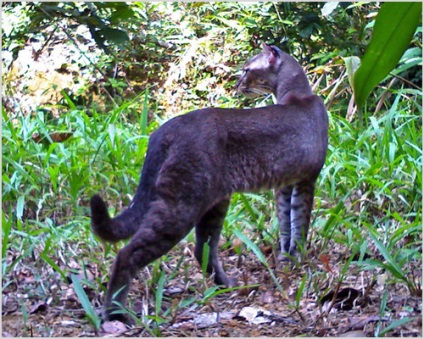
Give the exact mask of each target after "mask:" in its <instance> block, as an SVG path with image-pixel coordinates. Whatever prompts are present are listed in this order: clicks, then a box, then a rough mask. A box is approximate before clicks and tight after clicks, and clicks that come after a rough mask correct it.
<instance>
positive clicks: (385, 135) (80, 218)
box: [2, 90, 422, 335]
mask: <svg viewBox="0 0 424 339" xmlns="http://www.w3.org/2000/svg"><path fill="white" fill-rule="evenodd" d="M394 95H395V100H394V101H393V104H392V106H391V107H389V108H388V109H387V111H386V112H380V113H378V115H368V116H366V117H365V118H364V123H363V126H362V127H361V126H360V124H358V123H357V122H354V123H351V122H348V121H347V120H346V119H344V118H342V117H340V116H338V115H334V114H331V112H330V131H329V132H330V137H329V149H328V153H327V161H326V164H325V167H324V169H323V170H322V173H321V175H320V177H319V179H318V182H317V189H316V198H315V209H314V213H313V218H312V227H311V234H310V237H309V242H310V246H307V247H306V248H304V249H303V250H304V251H303V252H304V253H305V257H306V260H308V255H309V256H314V257H319V256H322V255H323V254H325V255H329V256H331V255H332V252H331V248H334V246H341V247H342V248H344V249H345V251H346V256H345V257H344V258H340V260H341V265H340V268H339V271H338V272H337V274H336V279H335V280H334V281H333V282H331V283H329V282H328V281H329V276H328V272H326V271H325V270H322V269H319V268H317V267H314V266H310V267H309V271H307V272H304V275H303V278H302V279H301V280H299V282H298V293H297V295H296V298H295V299H294V300H292V301H291V302H290V307H293V308H294V309H297V308H298V306H299V303H300V299H301V298H302V295H303V296H306V295H308V294H309V293H312V292H315V293H322V292H320V291H322V289H323V287H322V286H323V285H325V290H326V291H328V290H330V289H331V288H333V287H334V286H337V284H338V285H339V287H340V285H341V284H342V282H343V280H344V278H345V276H346V272H347V270H348V269H349V268H351V269H355V270H364V271H371V275H373V274H375V273H373V272H375V270H378V271H379V272H381V271H382V270H384V271H385V272H386V273H387V274H388V275H389V276H388V279H387V281H386V283H387V284H394V283H401V284H405V286H406V287H407V288H408V290H409V292H410V293H411V295H415V296H419V295H420V293H421V280H420V277H418V276H417V275H416V274H414V273H413V272H411V267H412V266H411V265H416V264H417V263H418V264H419V265H420V263H421V252H422V245H421V241H422V239H421V237H422V233H421V232H422V229H421V223H422V150H421V145H422V118H421V113H422V112H421V106H420V105H419V104H418V103H419V102H421V101H420V100H421V93H420V92H419V91H413V92H411V91H409V92H406V91H402V90H399V91H397V92H396V93H394ZM411 97H414V98H416V100H412V99H411ZM149 99H150V98H149V95H148V92H143V93H142V94H141V95H139V96H138V97H137V98H135V99H134V100H132V101H131V102H127V103H124V104H123V105H121V106H120V107H118V108H116V109H114V110H113V111H111V112H108V113H107V114H102V113H99V112H96V111H95V110H90V111H82V110H78V109H77V108H76V107H75V105H73V103H72V101H70V99H69V98H68V104H69V106H70V107H71V109H70V110H69V111H68V112H67V113H66V114H63V115H61V116H60V117H59V118H52V117H49V116H48V115H47V114H46V113H45V112H44V111H42V110H40V111H37V112H35V113H34V114H33V115H27V116H22V115H16V116H11V115H9V114H8V113H7V112H6V111H4V110H3V122H2V144H3V162H2V183H3V188H2V189H3V190H2V192H3V201H2V231H3V233H2V234H3V237H2V258H3V262H2V276H3V289H4V288H6V287H7V285H8V284H9V282H10V281H9V274H10V272H11V271H13V270H14V267H16V266H17V265H19V264H21V263H22V262H24V261H25V260H34V259H35V260H36V261H37V263H38V264H39V265H47V266H50V267H51V268H52V269H53V270H54V271H55V272H57V273H58V274H59V276H60V279H62V280H63V281H65V280H66V279H68V278H69V276H71V274H73V273H74V268H72V267H71V265H67V258H71V257H72V258H75V257H77V258H78V256H81V257H84V258H85V259H86V260H87V261H86V263H88V262H89V261H92V262H100V261H102V260H103V259H102V258H105V257H106V258H108V260H111V259H113V257H114V255H115V254H114V251H113V249H112V248H111V247H106V249H107V251H106V254H102V247H101V246H99V242H98V241H97V239H95V237H94V236H93V235H92V233H91V232H90V227H89V224H90V220H89V214H90V212H89V208H88V202H89V199H90V197H91V196H92V195H93V194H95V193H100V194H101V195H102V196H103V197H104V198H105V200H106V201H107V202H108V204H109V208H110V211H111V214H112V215H113V214H117V213H119V212H120V211H121V210H122V209H123V208H124V206H126V205H127V204H128V203H129V202H130V201H131V198H132V196H133V194H134V192H135V190H136V187H137V184H138V181H139V174H140V169H141V167H142V164H143V161H144V156H145V152H146V149H147V144H148V135H149V134H150V133H151V132H152V131H153V130H155V129H156V128H157V127H158V126H159V125H160V123H161V121H160V119H159V118H155V117H154V116H152V114H149V112H148V109H147V107H148V105H147V104H148V101H149ZM418 99H419V100H418ZM134 107H139V109H138V111H139V116H138V119H137V120H132V121H130V120H129V119H127V118H126V113H127V111H128V110H129V109H133V108H134ZM35 133H38V135H39V136H40V137H39V138H35V137H34V135H35ZM61 133H63V134H70V135H71V136H70V138H68V139H67V140H63V141H62V142H55V141H54V140H53V135H54V134H61ZM223 238H224V240H225V241H224V243H223V245H222V248H223V249H229V248H232V247H233V248H235V251H236V253H238V254H240V255H241V253H242V252H243V251H252V252H253V253H255V255H256V256H257V257H258V259H259V261H260V262H261V263H262V264H264V265H265V266H266V267H267V268H268V270H269V271H270V274H271V276H272V278H273V279H272V280H273V283H274V284H276V285H277V287H278V289H279V290H280V291H281V293H285V292H284V288H283V285H284V278H281V277H280V278H279V277H278V276H276V275H274V271H273V270H272V269H271V268H270V267H269V266H267V265H268V264H267V260H269V257H267V256H265V255H264V254H263V252H264V251H263V249H264V248H265V247H267V246H268V247H271V253H273V254H274V256H275V257H276V256H277V255H278V251H279V248H278V222H277V220H276V216H275V210H274V205H273V202H272V193H271V192H264V193H262V194H239V193H237V194H234V196H233V198H232V203H231V206H230V208H229V212H228V215H227V218H226V220H225V224H224V229H223ZM237 239H239V240H241V241H242V243H243V244H244V245H243V246H244V248H243V247H242V246H241V245H240V244H238V245H237V246H235V243H236V242H237ZM193 240H194V237H193V234H190V235H189V236H188V238H187V241H189V242H192V241H193ZM376 254H377V255H376ZM57 258H60V259H61V260H58V259H57ZM161 260H162V262H166V260H167V256H165V257H164V258H162V259H161ZM58 262H61V263H62V265H61V264H59V263H58ZM159 263H160V261H157V262H156V263H153V264H152V265H151V266H152V267H153V269H152V273H151V274H152V276H151V282H150V284H151V288H152V289H153V290H154V291H155V292H153V293H152V295H155V296H156V299H155V300H156V303H155V305H154V308H153V310H152V312H153V313H154V314H155V315H154V316H150V318H146V319H147V320H148V321H150V322H153V323H156V324H160V323H163V322H166V321H169V320H170V319H171V318H172V314H173V313H174V311H175V308H178V307H180V308H183V307H186V306H188V305H190V304H192V303H195V302H197V303H201V302H203V303H206V302H208V300H210V299H211V298H214V297H215V296H216V295H218V294H220V293H223V292H222V291H219V290H217V289H216V287H210V286H208V285H207V284H206V283H205V285H204V297H203V299H201V300H200V301H199V300H196V298H191V299H187V300H184V301H183V302H181V303H180V304H178V305H174V308H173V309H170V310H168V311H167V312H165V313H164V312H162V311H161V303H162V297H163V296H162V289H163V286H164V284H165V281H166V279H168V278H167V277H166V276H164V274H163V272H162V271H161V270H160V269H159V268H158V267H159V266H158V265H159ZM182 263H183V260H180V262H179V264H178V267H177V268H176V269H175V270H177V269H179V270H183V269H184V267H183V264H182ZM180 265H181V267H180ZM311 265H312V264H311ZM101 267H102V270H103V273H102V274H101V276H102V277H104V279H106V280H107V277H108V269H109V265H105V264H102V265H101ZM155 267H156V269H155ZM199 270H200V271H201V268H199ZM74 279H79V278H76V276H75V275H72V280H73V281H75V280H74ZM82 282H84V283H91V285H93V288H95V289H96V293H101V292H102V291H104V286H103V285H102V283H104V281H103V280H102V279H99V280H97V281H95V282H92V281H91V282H90V281H89V279H85V278H83V279H82ZM323 282H326V284H322V283H323ZM77 286H79V285H78V283H77ZM224 292H225V291H224ZM37 293H44V294H45V295H46V296H47V295H48V294H49V292H48V291H44V292H37ZM78 293H79V294H78V297H79V299H80V300H81V302H83V301H84V302H83V304H84V309H86V312H87V314H88V315H89V318H90V320H91V321H92V323H93V324H94V325H93V326H95V327H96V328H97V327H98V326H99V324H100V322H99V320H98V319H97V318H96V315H95V313H94V312H92V310H91V309H90V305H89V304H88V303H87V299H86V298H85V297H84V293H83V291H82V290H81V288H78ZM147 320H146V321H147ZM152 331H153V332H152V333H153V334H155V335H157V334H159V333H160V332H157V331H158V329H155V330H152Z"/></svg>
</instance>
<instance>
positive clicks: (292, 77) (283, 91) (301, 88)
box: [275, 54, 313, 105]
mask: <svg viewBox="0 0 424 339" xmlns="http://www.w3.org/2000/svg"><path fill="white" fill-rule="evenodd" d="M284 59H285V60H284V64H285V66H284V69H282V70H281V71H280V73H279V78H280V81H279V82H278V85H277V88H276V93H275V96H276V98H277V104H281V105H282V104H285V103H287V102H288V101H289V100H290V98H292V97H293V96H300V97H302V96H306V95H311V94H313V92H312V88H311V86H310V85H309V81H308V78H307V77H306V74H305V72H304V71H303V69H302V66H300V65H299V63H298V62H297V61H296V60H295V59H294V58H293V57H291V56H290V55H287V54H286V55H285V58H284ZM287 66H289V67H287Z"/></svg>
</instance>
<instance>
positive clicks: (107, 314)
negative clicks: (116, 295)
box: [103, 310, 135, 326]
mask: <svg viewBox="0 0 424 339" xmlns="http://www.w3.org/2000/svg"><path fill="white" fill-rule="evenodd" d="M103 320H104V321H114V320H118V321H120V322H121V323H124V324H127V325H129V326H133V325H135V320H134V319H133V318H132V317H130V316H129V315H128V314H123V313H116V314H114V313H113V311H107V310H104V311H103Z"/></svg>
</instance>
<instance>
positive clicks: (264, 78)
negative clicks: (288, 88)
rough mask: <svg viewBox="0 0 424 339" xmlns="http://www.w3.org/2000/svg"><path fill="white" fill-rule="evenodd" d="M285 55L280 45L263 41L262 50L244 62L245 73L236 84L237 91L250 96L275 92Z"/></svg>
mask: <svg viewBox="0 0 424 339" xmlns="http://www.w3.org/2000/svg"><path fill="white" fill-rule="evenodd" d="M284 55H285V53H284V52H283V51H281V50H280V49H279V48H278V47H276V46H271V45H267V44H266V43H264V42H263V43H262V52H261V53H259V54H258V55H255V56H254V57H253V58H251V59H249V60H248V61H247V62H246V63H245V64H244V66H243V73H242V75H241V76H240V79H239V80H238V81H237V84H236V89H237V91H238V92H239V93H242V94H243V95H245V96H246V97H248V98H253V97H256V96H259V95H264V94H269V93H275V92H276V89H277V84H278V71H279V69H280V65H281V63H282V59H283V57H284Z"/></svg>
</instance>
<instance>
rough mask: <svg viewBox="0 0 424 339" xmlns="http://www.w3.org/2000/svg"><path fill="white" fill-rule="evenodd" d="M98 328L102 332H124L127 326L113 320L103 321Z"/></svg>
mask: <svg viewBox="0 0 424 339" xmlns="http://www.w3.org/2000/svg"><path fill="white" fill-rule="evenodd" d="M100 330H101V332H102V334H117V333H123V332H125V331H126V330H127V327H126V326H125V324H124V323H122V322H120V321H118V320H114V321H106V322H104V323H103V325H102V327H101V329H100Z"/></svg>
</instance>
